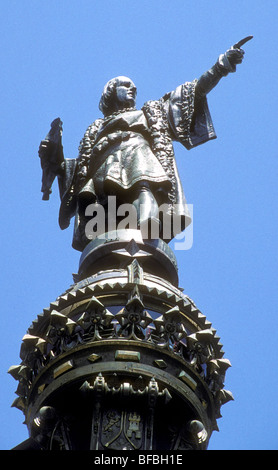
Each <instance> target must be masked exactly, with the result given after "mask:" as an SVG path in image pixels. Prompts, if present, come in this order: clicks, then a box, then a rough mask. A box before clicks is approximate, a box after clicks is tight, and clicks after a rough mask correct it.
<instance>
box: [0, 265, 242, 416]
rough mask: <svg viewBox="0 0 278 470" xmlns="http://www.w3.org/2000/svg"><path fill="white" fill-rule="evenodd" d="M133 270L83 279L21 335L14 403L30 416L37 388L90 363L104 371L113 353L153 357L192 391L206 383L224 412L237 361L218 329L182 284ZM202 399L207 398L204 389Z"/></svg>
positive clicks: (116, 357)
mask: <svg viewBox="0 0 278 470" xmlns="http://www.w3.org/2000/svg"><path fill="white" fill-rule="evenodd" d="M137 268H138V267H137ZM127 271H128V273H129V278H130V279H131V278H132V281H133V283H130V282H129V280H130V279H128V278H127V279H126V278H123V277H122V278H121V277H117V276H116V277H114V278H113V277H111V279H110V280H109V282H108V280H107V279H106V281H105V282H101V280H100V278H99V277H95V278H94V280H95V282H92V281H93V280H92V279H91V282H89V281H88V280H87V282H80V283H78V284H76V285H74V286H73V287H72V288H70V289H69V290H68V291H67V292H65V293H64V294H63V295H61V296H60V297H58V299H57V300H56V301H55V302H52V303H51V304H50V307H49V308H48V309H45V310H44V311H43V313H42V314H41V315H39V316H38V318H37V320H36V321H34V322H33V324H32V325H31V327H30V328H29V330H28V332H27V334H26V335H25V336H24V337H23V339H22V345H21V350H20V358H21V360H22V362H21V363H20V364H19V365H16V366H12V367H10V369H9V371H8V372H9V373H10V374H11V375H12V376H13V377H14V378H15V379H16V380H17V381H18V388H17V390H16V394H17V395H18V397H17V398H16V399H15V400H14V402H13V404H12V406H14V407H17V408H18V409H20V410H22V411H23V413H24V414H26V413H27V411H28V403H29V402H30V397H31V396H32V394H33V391H34V389H36V393H38V394H40V393H42V392H43V391H45V390H46V389H47V387H48V386H49V385H50V384H53V383H54V382H55V380H57V379H58V378H60V377H62V376H63V374H66V373H67V372H69V371H74V370H75V368H76V367H77V364H78V367H80V366H81V365H83V362H84V361H85V362H86V364H87V363H90V364H91V367H92V369H91V370H92V372H93V371H94V368H95V369H96V372H98V373H99V372H101V371H102V366H101V364H103V367H104V369H105V363H106V362H107V361H108V360H109V361H110V362H109V364H110V363H111V358H112V360H113V361H115V362H117V365H118V364H119V361H120V362H123V363H124V362H125V361H127V362H128V363H137V364H145V363H146V362H148V366H146V367H149V366H150V362H149V361H150V360H151V361H152V364H151V365H152V367H155V368H157V369H158V370H161V371H163V372H164V371H165V372H168V371H169V373H170V374H174V375H175V376H176V377H177V378H178V379H179V380H180V381H181V382H183V383H184V384H187V385H188V386H189V387H190V388H191V389H192V390H194V391H196V390H198V387H199V385H198V383H199V381H201V382H202V384H204V385H203V386H204V387H205V388H206V389H207V391H208V392H207V393H209V394H210V395H211V400H212V402H213V403H214V407H215V410H216V418H219V417H221V413H220V408H221V406H222V405H223V404H224V403H227V402H228V401H230V400H233V395H232V393H231V392H229V391H227V390H225V389H224V381H225V373H226V370H227V369H228V368H229V367H230V366H231V364H230V361H229V360H228V359H225V358H223V355H224V353H223V351H222V345H221V343H220V342H219V340H220V338H219V337H218V336H217V335H216V330H215V329H213V328H212V325H211V323H209V322H208V321H207V320H206V318H205V316H204V315H203V314H202V313H201V312H200V311H199V310H198V309H197V307H196V306H195V304H194V303H193V302H192V300H191V299H189V297H187V296H185V295H184V294H183V293H182V292H181V291H180V290H179V289H176V288H174V287H173V286H169V284H168V283H165V282H164V285H162V286H161V289H160V288H158V287H153V285H152V283H151V282H150V279H149V282H144V284H140V282H136V279H134V273H133V274H132V273H131V269H130V267H129V270H127ZM134 281H135V282H134ZM110 294H111V295H110ZM154 305H156V310H154ZM158 305H159V306H160V307H159V308H157V306H158ZM109 348H110V349H111V352H109V351H110V349H109ZM112 351H113V357H112ZM145 351H147V353H148V354H147V355H145ZM109 354H110V356H109ZM81 355H82V360H83V362H82V364H81V362H80V361H81V359H80V357H81ZM75 358H76V359H75ZM149 358H151V359H149ZM173 360H174V361H176V363H177V364H178V367H176V366H175V367H173V366H172V365H171V364H173ZM78 361H79V362H78ZM105 361H106V362H105ZM85 362H84V364H85ZM96 364H97V368H96ZM117 367H118V366H117ZM46 376H47V379H45V377H46ZM200 400H201V401H202V402H205V401H206V400H204V399H203V398H202V397H201V394H200Z"/></svg>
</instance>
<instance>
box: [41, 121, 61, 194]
mask: <svg viewBox="0 0 278 470" xmlns="http://www.w3.org/2000/svg"><path fill="white" fill-rule="evenodd" d="M62 124H63V123H62V121H61V119H60V118H57V119H54V121H53V122H52V123H51V128H50V131H49V133H48V134H47V136H46V137H45V139H44V140H42V141H41V143H40V147H39V157H40V160H41V167H42V188H41V191H42V193H43V197H42V198H43V199H44V200H48V199H49V195H50V194H51V192H52V190H51V187H52V184H53V181H54V180H55V178H56V176H59V175H60V174H61V173H62V168H63V162H64V152H63V146H62Z"/></svg>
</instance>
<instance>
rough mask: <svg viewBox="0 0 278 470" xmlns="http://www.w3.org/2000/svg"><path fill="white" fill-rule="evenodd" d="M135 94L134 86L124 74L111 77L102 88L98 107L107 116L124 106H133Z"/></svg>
mask: <svg viewBox="0 0 278 470" xmlns="http://www.w3.org/2000/svg"><path fill="white" fill-rule="evenodd" d="M136 94H137V89H136V86H135V85H134V83H133V81H132V80H131V79H130V78H128V77H124V76H120V77H116V78H112V80H109V82H108V83H106V85H105V87H104V89H103V92H102V95H101V99H100V102H99V109H100V110H101V112H102V113H103V115H104V116H108V115H109V114H111V113H113V112H115V111H119V110H121V109H124V108H134V107H135V101H136Z"/></svg>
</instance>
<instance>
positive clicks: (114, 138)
mask: <svg viewBox="0 0 278 470" xmlns="http://www.w3.org/2000/svg"><path fill="white" fill-rule="evenodd" d="M131 139H136V143H137V144H139V145H140V144H146V139H145V138H144V137H143V135H142V134H140V133H138V132H132V131H116V132H112V133H110V134H108V135H106V136H104V137H102V138H101V139H100V140H99V141H98V142H97V143H96V144H95V145H94V147H93V151H92V155H98V154H100V153H103V152H105V151H106V150H107V149H108V148H111V147H113V146H114V145H120V144H121V143H123V142H129V145H130V144H131V143H130V140H131Z"/></svg>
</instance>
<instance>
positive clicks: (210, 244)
mask: <svg viewBox="0 0 278 470" xmlns="http://www.w3.org/2000/svg"><path fill="white" fill-rule="evenodd" d="M0 12H1V15H0V31H1V53H0V54H1V71H0V74H1V89H0V102H1V114H0V120H1V125H0V129H1V139H0V148H1V151H0V152H1V170H2V171H1V175H0V178H1V193H2V204H1V207H2V214H1V247H0V250H1V264H2V268H1V277H2V279H1V286H2V301H1V310H2V312H1V315H2V317H1V318H2V336H1V354H0V377H1V378H0V380H1V387H2V388H1V403H0V407H1V426H0V448H1V449H2V450H5V449H10V448H12V447H13V446H15V445H17V444H18V443H20V442H22V441H23V440H24V439H26V438H27V430H26V427H25V425H24V424H22V422H23V419H24V417H23V414H22V413H21V412H20V411H19V410H17V409H16V408H11V404H12V402H13V400H14V399H15V398H16V395H15V390H16V387H17V382H16V381H14V379H13V378H12V377H11V376H10V375H9V374H7V370H8V368H9V367H10V366H11V365H14V364H18V363H19V362H20V359H19V349H20V345H21V339H22V337H23V336H24V334H25V333H26V330H27V329H28V327H29V326H30V324H31V323H32V321H33V320H34V319H35V318H36V316H37V315H38V314H40V313H41V312H42V310H43V308H47V307H48V306H49V304H50V302H52V301H54V300H55V299H56V298H57V296H58V295H60V294H61V293H63V292H64V290H65V289H67V288H68V286H69V285H70V284H71V283H72V276H71V275H72V273H73V272H76V271H77V269H78V262H79V253H78V252H75V251H74V250H73V249H72V248H71V238H72V228H70V229H68V230H66V231H63V232H62V231H60V229H59V227H58V222H57V219H58V210H59V196H58V191H57V186H56V185H54V191H53V194H52V197H51V199H50V201H48V202H46V201H42V200H41V193H40V186H41V168H40V162H39V159H38V156H37V151H38V146H39V143H40V140H41V139H43V138H44V137H45V135H46V133H47V132H48V129H49V125H50V122H51V121H52V120H53V119H54V118H56V117H58V116H59V117H61V119H62V121H63V122H64V134H63V145H64V151H65V156H66V157H67V158H74V157H76V156H77V148H78V145H79V141H80V139H81V137H82V136H83V133H84V131H85V129H86V127H87V126H88V124H90V123H91V122H92V121H93V120H95V119H96V118H97V117H101V115H100V112H99V110H98V101H99V97H100V93H101V91H102V88H103V86H104V84H105V83H106V82H107V81H108V80H109V79H110V78H112V77H114V76H117V75H127V76H129V77H130V78H132V80H133V81H134V82H135V84H136V85H137V88H138V103H137V104H138V107H140V106H142V105H143V103H144V102H145V101H146V100H148V99H156V98H160V97H161V96H162V95H163V94H164V93H165V92H167V91H170V90H172V89H173V88H175V87H176V86H177V85H179V84H181V83H182V82H184V81H186V80H192V79H194V78H198V77H199V76H200V75H201V74H202V73H203V72H204V71H205V70H206V69H208V68H209V67H210V66H211V65H213V64H214V62H215V61H216V59H217V57H218V55H219V54H220V53H222V52H225V50H226V49H227V48H228V47H230V46H231V45H232V44H234V43H235V42H237V41H238V40H240V39H241V38H243V37H245V36H247V35H249V34H252V35H254V39H253V40H252V41H251V42H249V43H248V44H246V46H245V51H246V54H245V59H244V63H243V64H242V65H241V66H239V67H238V70H237V73H235V74H231V75H229V76H228V77H227V78H224V79H223V80H222V81H221V82H220V84H219V85H218V86H217V88H216V89H214V90H213V91H212V92H211V93H210V95H209V97H208V100H209V106H210V110H211V114H212V118H213V122H214V126H215V129H216V132H217V136H218V138H217V139H216V140H214V141H212V142H209V143H207V144H205V145H203V146H200V147H198V148H196V149H194V150H191V151H190V152H188V151H186V150H185V149H184V148H182V147H181V146H180V145H179V144H177V145H176V146H175V151H176V159H177V163H178V167H179V171H180V174H181V178H182V182H183V186H184V190H185V194H186V197H187V200H188V202H189V203H190V204H193V207H194V227H193V228H194V242H193V247H192V248H191V249H190V250H188V251H182V252H178V253H177V257H178V262H179V267H180V286H181V287H183V288H184V291H185V293H186V294H187V295H189V296H190V297H191V298H192V299H193V300H194V301H195V303H196V304H197V306H198V308H199V309H200V310H201V311H202V312H203V314H204V315H206V317H207V318H208V320H209V321H211V322H212V325H213V327H214V328H216V330H217V334H218V335H219V336H220V338H221V342H222V343H223V345H224V347H223V349H224V351H225V357H226V358H228V359H230V361H231V363H232V368H231V369H229V370H228V372H227V377H226V389H228V390H231V391H232V393H233V395H234V397H235V401H234V402H229V403H228V404H226V405H224V406H223V407H222V416H223V417H222V418H221V419H219V420H218V425H219V429H220V432H219V433H216V432H215V433H214V434H213V436H212V438H211V441H210V446H209V449H211V450H215V449H216V450H221V449H228V450H233V449H236V450H240V449H246V450H252V449H261V450H266V449H277V448H278V442H277V440H278V437H277V424H276V420H277V393H278V378H277V228H278V227H277V202H278V198H277V187H278V185H277V169H278V161H277V159H278V156H277V135H278V126H277V74H278V67H277V52H278V47H277V46H278V44H277V42H278V39H277V38H278V36H277V17H278V2H277V0H265V1H264V2H261V1H259V0H240V1H239V0H233V1H232V2H230V1H226V0H211V1H207V0H199V1H198V2H194V1H192V0H191V1H188V0H171V2H169V1H164V0H140V1H133V0H129V1H124V0H118V1H116V0H70V1H68V0H55V1H54V0H24V1H22V0H9V1H6V2H2V3H1V7H0Z"/></svg>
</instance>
